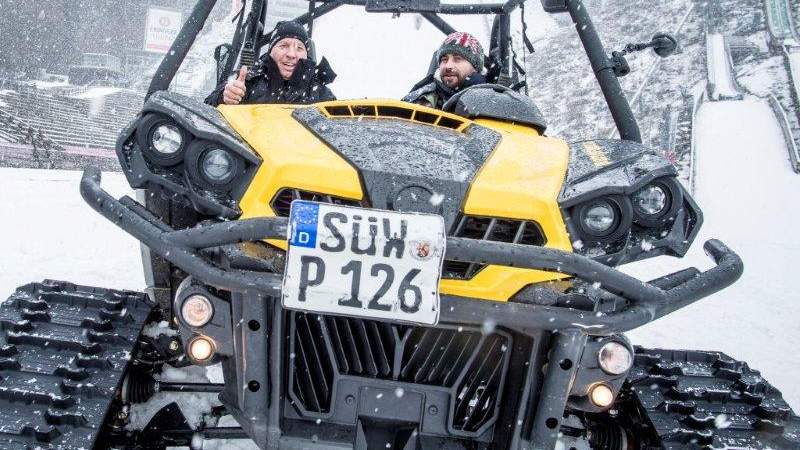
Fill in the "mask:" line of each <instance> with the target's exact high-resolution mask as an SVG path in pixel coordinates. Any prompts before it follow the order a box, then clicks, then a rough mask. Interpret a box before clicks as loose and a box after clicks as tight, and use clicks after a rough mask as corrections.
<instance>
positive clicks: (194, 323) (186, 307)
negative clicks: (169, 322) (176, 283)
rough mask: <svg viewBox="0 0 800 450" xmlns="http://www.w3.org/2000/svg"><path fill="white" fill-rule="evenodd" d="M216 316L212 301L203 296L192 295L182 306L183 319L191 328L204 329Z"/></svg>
mask: <svg viewBox="0 0 800 450" xmlns="http://www.w3.org/2000/svg"><path fill="white" fill-rule="evenodd" d="M213 315H214V307H213V306H212V305H211V301H209V300H208V298H206V297H205V296H202V295H192V296H190V297H189V298H187V299H186V300H184V301H183V305H182V306H181V317H182V318H183V321H184V322H186V324H187V325H189V326H191V327H202V326H203V325H205V324H207V323H208V322H209V321H210V320H211V317H212V316H213Z"/></svg>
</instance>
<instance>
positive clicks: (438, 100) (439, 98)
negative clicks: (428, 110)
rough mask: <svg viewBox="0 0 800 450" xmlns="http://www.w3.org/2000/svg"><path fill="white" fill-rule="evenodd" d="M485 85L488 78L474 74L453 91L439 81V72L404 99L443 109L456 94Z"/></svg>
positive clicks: (426, 79) (415, 87) (425, 80)
mask: <svg viewBox="0 0 800 450" xmlns="http://www.w3.org/2000/svg"><path fill="white" fill-rule="evenodd" d="M483 83H486V78H485V77H484V76H483V75H481V74H479V73H473V74H472V75H470V76H468V77H467V78H465V79H464V83H463V84H461V86H459V87H457V88H455V89H453V88H451V87H449V86H447V85H446V84H444V83H442V80H440V79H439V76H438V72H437V73H432V74H429V75H428V76H427V77H425V78H424V79H423V80H422V81H420V82H419V83H417V84H416V85H414V87H413V88H411V92H409V93H408V94H407V95H406V96H405V97H403V101H404V102H410V103H416V104H419V105H424V106H430V107H432V108H436V109H442V106H443V105H444V104H445V102H447V101H448V100H450V97H452V96H453V95H455V93H456V92H458V91H463V90H464V89H466V88H468V87H470V86H475V85H476V84H483Z"/></svg>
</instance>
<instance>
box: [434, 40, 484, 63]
mask: <svg viewBox="0 0 800 450" xmlns="http://www.w3.org/2000/svg"><path fill="white" fill-rule="evenodd" d="M448 53H452V54H455V55H459V56H461V57H463V58H464V59H466V60H467V61H469V63H470V64H472V67H474V68H475V70H476V71H478V72H481V71H483V47H481V43H480V42H478V40H477V39H476V38H475V36H473V35H471V34H469V33H464V32H462V31H456V32H454V33H450V34H449V35H448V36H447V38H445V40H444V42H442V46H441V47H439V51H438V52H436V59H437V60H441V59H442V56H443V55H446V54H448Z"/></svg>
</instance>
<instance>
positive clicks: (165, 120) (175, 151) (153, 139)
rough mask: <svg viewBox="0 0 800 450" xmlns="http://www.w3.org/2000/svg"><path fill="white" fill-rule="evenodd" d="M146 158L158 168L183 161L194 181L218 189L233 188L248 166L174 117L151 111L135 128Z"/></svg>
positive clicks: (172, 165) (171, 165)
mask: <svg viewBox="0 0 800 450" xmlns="http://www.w3.org/2000/svg"><path fill="white" fill-rule="evenodd" d="M136 138H137V142H138V144H139V147H140V148H141V149H142V153H143V156H144V158H145V159H146V160H147V161H148V162H149V163H150V164H153V165H155V166H158V167H162V168H167V167H174V166H178V165H179V164H183V166H184V168H185V171H186V173H188V175H189V177H190V178H191V179H192V181H193V182H195V183H197V184H198V185H200V186H201V187H203V188H205V189H210V190H216V191H225V190H228V188H230V185H231V182H233V181H234V180H235V179H236V178H237V176H238V175H240V174H241V173H242V172H243V171H244V168H245V164H244V161H243V160H242V159H241V158H240V157H239V156H238V155H236V154H235V153H234V152H231V151H229V150H228V149H226V148H224V147H223V146H222V145H220V144H218V143H215V142H212V141H208V140H203V139H199V138H196V137H195V136H192V135H191V134H190V133H189V132H187V131H186V130H185V129H183V128H182V127H181V126H180V125H178V124H177V123H176V122H175V121H174V120H172V119H171V118H169V117H167V116H165V115H162V114H157V113H151V114H148V115H147V116H145V117H144V118H142V120H141V121H140V122H139V124H138V126H137V128H136Z"/></svg>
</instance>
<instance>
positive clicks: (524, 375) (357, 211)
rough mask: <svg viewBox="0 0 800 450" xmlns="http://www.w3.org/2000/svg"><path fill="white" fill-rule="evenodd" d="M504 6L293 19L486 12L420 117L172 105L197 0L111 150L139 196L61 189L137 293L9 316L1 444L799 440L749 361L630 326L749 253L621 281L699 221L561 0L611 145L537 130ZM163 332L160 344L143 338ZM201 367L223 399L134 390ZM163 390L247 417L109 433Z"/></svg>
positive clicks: (706, 289)
mask: <svg viewBox="0 0 800 450" xmlns="http://www.w3.org/2000/svg"><path fill="white" fill-rule="evenodd" d="M522 1H523V0H510V1H509V2H507V3H504V4H480V5H448V4H440V3H439V2H438V0H390V1H384V0H341V1H329V2H321V3H320V4H317V5H315V4H313V3H312V4H311V8H310V11H309V13H308V14H305V15H303V16H302V17H300V18H298V19H297V20H298V21H299V22H301V23H308V22H310V21H312V20H313V18H314V17H318V16H319V15H321V14H324V13H326V12H329V11H331V10H333V9H335V8H336V7H338V6H341V5H344V4H348V5H354V4H355V5H362V6H365V9H366V10H367V12H394V13H406V12H416V13H420V14H421V15H422V16H423V17H424V18H426V19H427V20H429V21H431V23H433V24H434V25H436V26H437V27H439V28H440V29H441V30H442V31H444V32H450V31H452V28H451V27H450V26H449V25H448V24H447V23H446V22H444V21H443V20H442V19H441V17H440V14H493V15H495V17H496V18H495V26H494V31H493V35H492V44H491V48H490V52H489V58H488V59H489V60H490V71H489V81H490V83H491V84H486V85H480V86H476V87H473V88H470V89H467V90H464V91H463V92H460V93H459V94H457V95H456V96H454V97H453V98H452V99H451V100H450V101H449V102H448V103H447V104H446V105H445V107H444V111H439V110H435V109H430V108H426V107H422V106H418V105H413V104H409V103H404V102H400V101H389V100H351V101H336V102H328V103H321V104H315V105H305V106H294V105H238V106H220V107H219V108H212V107H210V106H207V105H204V104H202V103H199V102H197V101H195V100H193V99H190V98H187V97H184V96H181V95H177V94H174V93H170V92H168V91H167V90H166V88H167V87H168V86H169V83H170V81H171V79H172V78H173V76H174V74H175V72H176V71H177V68H178V67H179V66H180V64H181V62H182V60H183V58H184V57H185V55H186V53H187V51H188V49H189V47H190V46H191V44H192V42H193V41H194V38H195V37H196V35H197V33H198V32H199V30H200V29H201V28H202V26H203V24H204V23H205V21H206V19H207V17H208V15H209V13H210V11H211V9H212V8H213V6H214V4H215V1H213V0H200V1H199V2H198V3H197V5H196V7H195V9H194V12H193V14H192V16H191V17H190V18H189V20H188V21H187V22H186V24H185V26H184V28H183V30H182V31H181V34H180V36H179V37H178V39H177V40H176V42H175V44H174V45H173V48H172V51H171V52H170V53H169V54H168V55H167V56H166V57H165V59H164V62H163V63H162V66H161V68H160V69H159V71H158V73H157V74H156V76H155V77H154V79H153V82H152V85H151V89H150V95H149V96H148V99H147V101H146V103H145V105H144V107H143V109H142V112H141V114H140V115H139V116H138V117H137V118H136V120H135V121H134V122H133V123H132V124H131V125H130V126H129V127H128V128H126V129H125V130H123V131H122V133H121V134H120V137H119V141H118V145H117V152H118V155H119V161H120V164H121V165H122V169H123V171H124V173H125V175H126V176H127V179H128V181H129V182H130V184H131V186H133V187H134V188H138V189H143V190H144V191H143V192H144V193H145V195H144V197H143V204H142V203H138V202H137V201H135V200H133V199H130V198H127V197H124V198H122V199H120V200H116V199H114V198H113V197H111V196H109V195H108V194H107V193H106V192H105V191H103V189H102V188H101V186H100V172H99V171H98V170H96V169H88V170H86V172H85V173H84V177H83V180H82V182H81V192H82V194H83V196H84V198H85V200H86V201H87V202H88V203H89V204H90V205H91V206H92V207H93V208H94V209H96V210H97V211H98V212H100V213H101V214H102V215H104V216H105V217H106V218H108V219H109V220H111V221H112V222H114V223H115V224H117V225H118V226H119V227H121V228H122V229H124V230H125V231H127V232H128V233H130V234H131V235H132V236H134V237H135V238H136V239H138V240H139V241H141V242H142V243H143V244H144V246H145V247H146V249H148V250H149V252H150V254H151V255H150V256H148V257H147V258H146V260H145V262H146V264H145V265H146V273H147V275H148V277H147V278H148V283H149V284H150V290H149V292H148V294H149V295H148V296H144V295H142V294H136V293H132V292H119V291H108V290H102V289H97V288H87V287H82V286H75V285H71V284H68V283H61V282H45V283H39V284H31V285H27V286H24V287H22V288H20V289H19V290H18V291H17V292H16V293H15V294H14V295H13V296H12V298H11V300H10V301H9V302H7V303H6V304H4V305H3V307H2V310H1V311H0V323H2V324H3V327H2V328H3V336H4V337H2V338H0V341H2V342H3V343H4V344H5V345H4V346H2V347H0V357H2V358H1V359H0V405H2V407H1V408H0V410H2V411H3V412H4V415H5V416H8V414H9V413H8V412H9V411H15V414H13V417H11V418H10V419H9V418H8V417H6V418H3V419H0V423H2V425H3V426H2V428H1V430H2V436H0V448H33V447H36V446H42V447H47V446H52V447H53V448H73V447H81V446H82V447H86V448H88V447H93V446H94V448H106V447H114V448H164V447H166V446H171V445H189V446H191V448H202V442H203V440H204V439H214V438H231V439H232V438H247V439H252V440H253V441H254V442H255V443H256V444H257V445H258V446H259V447H260V448H264V449H329V448H338V449H350V448H354V449H387V448H388V449H440V448H446V449H553V448H568V449H588V448H592V449H608V450H626V449H651V448H665V449H677V448H698V447H702V448H775V449H778V448H780V449H795V448H800V421H799V420H798V418H797V417H796V416H794V414H793V413H792V411H791V410H790V409H789V407H788V406H787V404H786V403H785V402H784V401H783V399H782V398H781V395H780V393H779V392H778V391H777V390H775V389H774V388H773V387H771V386H770V385H769V384H768V383H767V382H766V381H764V380H763V379H762V378H761V377H760V376H759V375H758V372H755V371H753V370H751V369H750V368H749V367H748V366H747V365H746V364H745V363H742V362H738V361H735V360H733V359H731V358H730V357H728V356H726V355H723V354H720V353H716V352H698V351H684V350H647V349H641V348H634V347H633V346H632V345H631V343H630V342H629V341H628V339H626V337H625V336H624V335H623V333H624V332H625V331H628V330H631V329H633V328H636V327H639V326H641V325H644V324H646V323H648V322H651V321H653V320H656V319H658V318H660V317H662V316H664V315H666V314H669V313H671V312H673V311H675V310H677V309H679V308H682V307H684V306H686V305H689V304H690V303H692V302H695V301H697V300H699V299H701V298H703V297H705V296H707V295H709V294H711V293H714V292H717V291H719V290H720V289H723V288H724V287H726V286H728V285H730V284H731V283H733V282H734V281H735V280H736V279H738V277H739V276H740V275H741V273H742V268H743V266H742V262H741V260H740V259H739V257H738V256H737V255H736V254H735V253H734V252H733V251H732V250H730V249H729V248H727V247H726V246H725V245H723V244H722V243H721V242H719V241H715V240H712V241H709V242H706V243H705V248H706V250H707V251H708V253H709V254H710V255H711V257H712V258H713V259H714V260H715V261H716V266H715V267H714V268H712V269H710V270H708V271H706V272H702V273H701V272H699V271H698V270H696V269H694V268H689V269H686V270H682V271H680V272H677V273H674V274H671V275H668V276H665V277H662V278H658V279H655V280H652V281H649V282H642V281H640V280H637V279H635V278H632V277H631V276H628V275H625V274H623V273H622V272H620V271H618V270H616V269H615V268H614V266H617V265H619V264H622V263H625V262H630V261H635V260H640V259H643V258H650V257H655V256H659V255H670V256H677V257H680V256H683V255H684V253H685V252H686V251H687V249H688V247H689V245H690V244H691V242H692V241H693V239H694V237H695V236H696V234H697V232H698V229H699V227H700V225H701V222H702V214H701V211H700V209H699V208H698V207H697V205H696V204H695V203H694V201H693V200H692V198H691V196H690V195H689V193H688V192H687V191H686V190H685V189H684V188H683V187H682V186H681V184H680V183H679V182H678V181H677V179H676V171H675V169H674V168H673V167H672V166H671V165H670V164H669V163H668V162H667V161H666V160H665V159H664V158H662V157H660V156H659V155H658V154H656V153H655V152H653V151H651V150H649V149H647V148H645V147H643V146H642V145H641V144H640V143H639V141H640V139H639V131H638V128H637V125H636V121H635V120H634V118H633V116H632V114H631V111H630V108H629V107H628V103H627V101H626V99H625V96H624V95H623V93H622V91H621V89H620V87H619V84H618V81H617V76H618V74H623V73H624V72H625V64H624V60H622V59H621V57H620V56H615V57H614V58H612V59H610V58H609V57H608V56H607V54H606V52H605V50H604V49H603V46H602V44H601V42H600V39H599V38H598V36H597V34H596V32H595V29H594V27H593V25H592V22H591V20H590V18H589V15H588V12H587V10H586V9H585V8H584V7H583V5H582V3H581V0H561V1H558V0H542V2H543V5H544V7H545V9H546V10H547V11H549V12H553V13H557V12H568V13H569V14H570V15H571V16H572V19H573V21H574V22H575V25H576V29H577V32H578V35H579V37H580V39H581V40H582V42H583V44H584V47H585V49H586V51H587V54H588V56H589V59H590V61H591V63H592V66H593V68H594V70H595V73H596V74H597V79H598V82H599V85H600V87H601V89H602V90H603V93H604V95H605V97H606V99H607V101H608V105H609V108H610V110H611V112H612V115H613V117H614V119H615V122H616V125H617V128H618V130H619V131H620V136H621V137H622V139H620V140H587V141H583V142H577V143H573V144H567V143H566V142H564V141H562V140H559V139H555V138H551V137H547V136H546V135H545V130H546V124H545V121H544V119H543V118H542V116H541V114H540V113H539V111H538V109H537V108H536V106H535V105H534V103H533V101H532V100H531V99H530V98H529V97H527V96H525V95H522V94H520V93H519V92H517V90H519V88H521V87H522V86H521V85H520V84H519V83H516V82H515V80H514V73H515V71H516V72H517V73H519V70H520V69H521V66H518V65H517V66H515V62H514V61H513V58H512V57H511V54H510V51H509V49H510V31H509V30H510V27H509V14H510V13H511V12H512V11H513V10H514V9H515V8H516V7H518V6H519V4H521V3H522ZM266 7H267V5H266V1H263V0H262V1H254V2H252V4H251V5H250V8H251V11H250V15H249V16H248V17H249V18H248V20H247V21H244V20H243V21H241V22H240V24H239V25H238V30H239V32H237V33H236V36H235V37H234V40H233V43H232V44H231V45H230V46H227V47H225V49H227V56H226V57H222V58H220V59H219V62H220V67H221V70H220V73H221V74H222V76H223V77H224V76H225V75H226V74H229V73H232V72H233V71H234V69H235V67H236V66H237V64H241V63H247V62H250V63H252V61H253V59H254V58H255V57H256V56H257V55H259V54H260V50H261V46H262V44H263V43H265V42H268V40H269V34H268V33H267V34H264V33H263V22H264V17H265V12H266ZM242 17H244V14H243V16H242ZM674 45H675V42H674V40H672V39H671V38H669V37H668V36H664V35H657V36H656V38H655V39H654V40H653V42H651V43H650V44H647V45H645V46H651V47H654V48H655V50H656V51H657V52H659V53H660V54H668V53H669V52H670V51H671V50H672V49H674ZM223 53H224V52H219V54H220V55H223ZM515 67H516V69H515ZM498 83H501V84H498ZM502 84H505V85H506V86H503V85H502ZM509 86H511V87H509ZM644 243H646V245H643V244H644ZM159 320H167V321H168V322H169V323H170V325H171V327H172V329H165V330H164V333H163V334H161V335H159V336H155V337H153V336H152V333H150V334H149V335H138V333H139V330H140V329H141V327H142V324H143V323H145V322H153V321H159ZM137 336H138V337H137ZM128 352H130V353H128ZM128 359H130V361H128ZM54 361H55V362H54ZM217 362H220V363H221V364H222V368H223V374H224V384H207V383H206V384H201V383H166V382H156V381H155V380H154V378H153V375H154V374H156V373H157V372H159V371H160V370H161V368H162V367H163V365H164V364H170V365H173V366H185V365H189V364H198V365H207V364H211V363H217ZM31 372H35V373H37V374H41V375H40V376H39V378H40V380H39V381H36V380H34V382H29V381H26V380H29V379H30V377H31V376H32V375H30V373H31ZM156 391H197V392H219V400H220V401H221V403H222V405H223V406H222V408H217V409H215V410H214V411H210V412H209V417H213V416H220V415H231V416H233V417H234V418H235V420H236V421H237V422H238V424H239V425H240V427H226V428H220V427H216V426H213V425H214V422H213V420H208V421H207V422H205V423H203V424H201V425H200V426H197V427H195V428H191V427H189V426H188V424H187V422H186V420H185V418H184V417H183V416H182V414H181V413H180V411H179V410H178V409H177V407H176V406H175V405H174V404H173V405H169V406H167V407H165V408H164V409H162V410H161V411H160V412H159V413H157V414H156V416H155V417H154V418H153V419H152V420H151V421H150V424H149V425H148V426H146V427H144V428H142V429H131V427H129V426H126V425H127V419H128V408H129V405H130V404H131V403H136V402H143V401H146V400H147V399H148V398H149V397H150V396H151V395H152V394H153V393H154V392H156ZM722 415H724V416H722ZM719 417H726V419H725V420H723V421H722V422H724V423H725V425H726V426H724V427H722V426H718V425H719V424H720V420H719Z"/></svg>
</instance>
